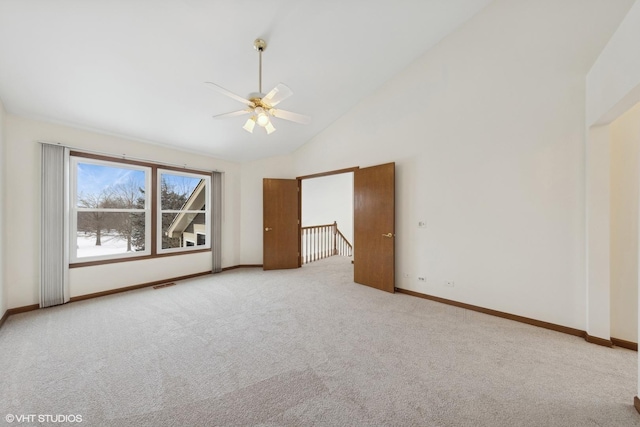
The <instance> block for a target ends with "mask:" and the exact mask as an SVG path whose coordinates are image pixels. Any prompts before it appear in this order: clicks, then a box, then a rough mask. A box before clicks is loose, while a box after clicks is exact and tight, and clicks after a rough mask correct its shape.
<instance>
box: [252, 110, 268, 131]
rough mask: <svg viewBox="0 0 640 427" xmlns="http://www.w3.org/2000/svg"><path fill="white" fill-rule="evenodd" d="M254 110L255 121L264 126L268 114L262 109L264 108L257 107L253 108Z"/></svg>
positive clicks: (266, 122)
mask: <svg viewBox="0 0 640 427" xmlns="http://www.w3.org/2000/svg"><path fill="white" fill-rule="evenodd" d="M255 112H256V122H257V123H258V126H261V127H265V126H266V125H267V124H268V123H269V116H268V115H267V113H266V112H265V111H264V108H262V107H257V108H256V109H255Z"/></svg>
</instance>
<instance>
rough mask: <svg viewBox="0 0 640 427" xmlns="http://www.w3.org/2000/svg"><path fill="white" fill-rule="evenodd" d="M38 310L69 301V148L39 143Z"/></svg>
mask: <svg viewBox="0 0 640 427" xmlns="http://www.w3.org/2000/svg"><path fill="white" fill-rule="evenodd" d="M41 191H42V213H41V215H42V224H41V230H40V237H41V254H40V258H41V264H40V307H50V306H52V305H58V304H64V303H65V302H68V301H69V280H68V276H69V274H68V273H69V259H68V258H69V257H68V254H69V232H68V230H69V226H68V224H69V213H68V212H69V149H68V148H66V147H62V146H60V145H53V144H44V143H43V144H42V190H41Z"/></svg>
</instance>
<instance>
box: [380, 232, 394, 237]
mask: <svg viewBox="0 0 640 427" xmlns="http://www.w3.org/2000/svg"><path fill="white" fill-rule="evenodd" d="M382 236H383V237H393V234H391V233H387V234H383V235H382Z"/></svg>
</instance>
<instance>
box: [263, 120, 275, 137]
mask: <svg viewBox="0 0 640 427" xmlns="http://www.w3.org/2000/svg"><path fill="white" fill-rule="evenodd" d="M264 129H265V130H266V131H267V135H269V134H271V133H273V132H275V131H276V128H274V127H273V125H272V124H271V121H269V122H268V123H267V124H266V125H265V127H264Z"/></svg>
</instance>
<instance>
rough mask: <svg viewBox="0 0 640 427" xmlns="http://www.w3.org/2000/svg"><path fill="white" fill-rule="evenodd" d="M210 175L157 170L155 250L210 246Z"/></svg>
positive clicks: (168, 250)
mask: <svg viewBox="0 0 640 427" xmlns="http://www.w3.org/2000/svg"><path fill="white" fill-rule="evenodd" d="M210 185H211V184H210V177H209V176H208V175H199V174H193V173H183V172H175V171H167V170H162V169H160V170H158V188H160V197H159V201H160V209H158V223H159V224H161V227H160V228H159V230H158V231H159V232H160V236H159V237H158V253H163V252H176V251H180V250H184V249H185V248H191V247H195V248H199V249H203V248H210V247H211V244H210V239H209V237H208V236H209V234H210V233H209V230H210V228H211V227H210V219H209V209H208V207H209V193H210V191H209V188H210Z"/></svg>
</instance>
